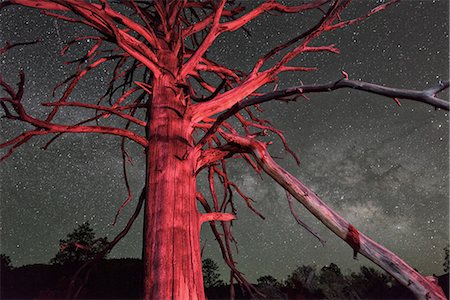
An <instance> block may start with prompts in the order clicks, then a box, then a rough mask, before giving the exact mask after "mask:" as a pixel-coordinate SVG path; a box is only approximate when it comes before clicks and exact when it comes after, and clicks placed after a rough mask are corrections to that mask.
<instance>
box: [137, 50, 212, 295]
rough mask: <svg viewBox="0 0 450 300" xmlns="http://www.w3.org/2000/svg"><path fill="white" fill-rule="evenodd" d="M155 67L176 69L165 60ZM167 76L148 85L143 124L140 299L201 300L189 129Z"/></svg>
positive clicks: (177, 93) (197, 217) (179, 97)
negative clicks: (150, 88)
mask: <svg viewBox="0 0 450 300" xmlns="http://www.w3.org/2000/svg"><path fill="white" fill-rule="evenodd" d="M164 60H166V61H165V62H164ZM161 62H164V65H165V66H166V67H167V69H168V70H169V71H170V70H171V69H172V70H173V69H174V68H173V66H176V58H173V57H171V56H170V55H167V56H163V58H162V59H161ZM171 67H172V68H171ZM173 71H175V70H173ZM170 73H171V72H167V73H164V74H163V75H162V76H160V77H158V78H155V79H154V81H153V95H152V101H151V102H152V103H151V109H150V111H149V119H148V125H147V138H148V139H149V148H148V152H147V170H146V171H147V173H146V174H147V179H146V186H147V190H146V193H147V197H146V204H145V223H144V250H143V256H144V257H143V260H144V299H205V296H204V289H203V276H202V264H201V255H200V225H199V223H200V222H199V220H200V215H199V213H198V211H197V206H196V202H195V201H196V198H195V192H196V181H195V162H196V158H195V157H193V156H192V155H188V154H189V153H190V152H188V150H190V149H191V148H192V146H193V140H192V136H191V134H192V128H191V126H190V121H189V120H188V119H186V118H184V117H182V113H183V111H184V105H183V101H182V100H183V99H182V96H183V93H182V91H181V90H180V89H179V88H178V87H176V85H175V79H174V78H173V76H172V75H171V74H170ZM172 74H173V73H172Z"/></svg>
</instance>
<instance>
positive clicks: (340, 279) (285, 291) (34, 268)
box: [1, 256, 448, 299]
mask: <svg viewBox="0 0 450 300" xmlns="http://www.w3.org/2000/svg"><path fill="white" fill-rule="evenodd" d="M4 257H6V256H4ZM2 259H3V256H2ZM206 260H207V259H205V260H204V261H206ZM79 265H80V264H76V263H74V264H66V265H55V264H54V265H43V264H35V265H28V266H23V267H18V268H11V267H9V268H5V269H2V275H3V276H2V280H1V295H2V299H61V298H64V297H65V294H66V292H67V287H68V284H69V282H70V280H71V277H72V275H73V274H74V273H75V271H76V270H77V268H78V267H79ZM9 266H10V264H9ZM215 266H217V265H216V264H215V262H214V261H213V260H210V259H208V264H207V266H206V268H207V269H209V270H212V271H214V272H213V273H214V274H215V275H219V276H220V274H219V273H218V272H217V269H215ZM142 267H143V266H142V261H141V260H139V259H130V258H127V259H108V260H103V261H100V262H99V263H98V265H97V266H96V267H95V268H94V269H93V271H92V273H91V276H90V280H89V282H88V284H87V285H86V287H85V288H84V289H83V292H82V294H81V295H80V298H81V299H140V298H141V290H142V289H141V286H142V272H141V270H142ZM204 267H205V264H204ZM204 271H206V270H205V269H204ZM215 275H214V276H213V277H214V278H216V280H213V282H215V283H218V282H221V281H220V280H217V279H218V278H219V277H215ZM438 279H439V283H440V284H441V285H443V289H444V291H445V292H446V294H447V297H448V274H446V275H443V276H440V277H439V278H438ZM221 283H222V284H217V285H215V286H210V287H206V284H205V290H206V294H207V296H208V299H229V290H230V287H229V285H225V284H223V282H221ZM257 287H258V289H259V290H260V291H261V292H263V293H264V294H265V295H266V296H267V299H414V296H413V295H412V294H411V293H410V292H409V290H408V289H406V288H405V287H403V286H401V285H399V284H397V283H396V282H395V281H394V280H393V279H392V277H389V276H387V275H385V274H384V273H382V272H380V271H377V270H375V269H373V268H370V267H361V270H360V271H359V272H354V273H352V274H350V275H345V274H342V272H341V270H340V268H339V267H338V266H337V265H335V264H330V265H329V266H325V267H323V268H321V269H320V270H318V269H317V268H316V267H312V266H300V267H298V268H297V269H295V270H294V271H293V272H292V273H291V274H290V275H289V276H288V277H287V279H286V280H285V281H283V282H280V281H278V280H277V279H276V278H274V277H273V276H271V275H266V276H262V277H260V278H258V284H257ZM235 293H236V299H250V296H249V295H248V294H246V293H245V291H243V290H242V289H241V288H240V287H239V286H238V285H237V284H236V285H235Z"/></svg>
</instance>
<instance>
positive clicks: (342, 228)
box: [227, 134, 446, 300]
mask: <svg viewBox="0 0 450 300" xmlns="http://www.w3.org/2000/svg"><path fill="white" fill-rule="evenodd" d="M227 138H228V140H229V141H230V142H233V143H236V144H239V145H240V146H241V147H242V148H243V149H247V150H248V151H250V152H251V153H252V154H253V156H254V157H255V159H256V161H257V162H258V164H260V165H261V167H262V168H263V169H264V171H265V172H266V173H267V174H268V175H269V176H271V177H272V178H273V179H274V180H275V181H276V182H278V183H279V184H280V185H281V186H282V187H283V188H285V189H286V190H287V191H288V192H289V193H290V194H291V195H292V196H294V198H296V199H297V200H298V201H299V202H300V203H302V204H303V205H304V206H305V207H306V209H308V210H309V211H310V212H311V213H312V214H313V215H314V216H315V217H316V218H317V219H319V220H320V221H321V222H322V223H323V224H324V225H325V226H327V227H328V228H329V229H330V230H331V231H333V232H334V233H335V234H336V235H337V236H338V237H340V238H341V239H343V240H344V241H345V242H346V243H347V244H349V245H350V247H352V249H353V251H354V253H355V254H356V253H361V254H362V255H364V256H365V257H367V258H368V259H370V260H371V261H373V262H374V263H375V264H377V265H378V266H380V267H381V268H383V269H384V270H385V271H386V272H388V273H389V274H391V275H392V276H393V277H394V278H396V279H397V280H398V281H399V282H400V283H401V284H403V285H404V286H406V287H408V288H409V289H410V290H411V291H412V292H413V293H414V294H415V295H416V297H417V298H418V299H440V300H444V299H446V297H445V295H444V294H443V292H442V289H440V287H439V286H437V285H436V284H435V283H432V282H431V281H429V280H428V279H426V278H425V277H424V276H422V275H421V274H419V273H418V272H417V271H416V270H414V269H413V268H412V267H410V266H409V265H408V264H406V263H405V262H404V261H403V260H402V259H400V258H399V257H398V256H396V255H395V254H394V253H392V252H391V251H389V250H387V249H386V248H384V247H383V246H381V245H380V244H378V243H376V242H375V241H373V240H372V239H370V238H369V237H368V236H366V235H365V234H363V233H362V232H360V231H359V230H357V229H356V228H355V227H354V226H353V225H352V224H350V223H349V222H347V221H346V220H345V219H344V218H342V217H341V216H340V215H339V214H337V213H336V212H335V211H334V210H332V209H331V208H329V207H328V206H327V205H326V204H325V202H323V201H322V200H321V199H320V198H319V196H317V195H316V194H315V193H314V192H313V191H311V190H310V189H309V188H308V187H306V186H305V185H304V184H303V183H302V182H300V181H299V180H298V179H297V178H295V177H294V176H292V175H291V174H290V173H288V172H287V171H286V170H284V169H283V168H282V167H280V166H279V165H278V164H277V163H276V162H275V161H274V160H273V159H272V157H271V156H270V154H269V152H268V151H267V149H266V146H265V144H264V143H262V142H259V141H257V140H254V139H248V138H244V137H239V136H237V135H231V134H230V135H228V136H227Z"/></svg>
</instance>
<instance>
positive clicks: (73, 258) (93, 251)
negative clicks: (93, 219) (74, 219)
mask: <svg viewBox="0 0 450 300" xmlns="http://www.w3.org/2000/svg"><path fill="white" fill-rule="evenodd" d="M107 243H108V239H107V238H106V237H104V238H98V239H96V238H95V233H94V229H93V228H92V227H91V225H90V224H89V222H84V223H82V224H81V225H78V227H77V228H75V229H74V230H73V232H71V233H69V234H67V238H66V239H61V240H59V251H58V253H56V255H55V257H54V258H52V259H51V260H50V263H52V264H58V265H65V264H76V263H83V262H87V261H89V260H91V259H93V258H94V257H95V256H96V255H97V254H99V253H101V252H102V251H103V250H104V249H105V247H106V245H107Z"/></svg>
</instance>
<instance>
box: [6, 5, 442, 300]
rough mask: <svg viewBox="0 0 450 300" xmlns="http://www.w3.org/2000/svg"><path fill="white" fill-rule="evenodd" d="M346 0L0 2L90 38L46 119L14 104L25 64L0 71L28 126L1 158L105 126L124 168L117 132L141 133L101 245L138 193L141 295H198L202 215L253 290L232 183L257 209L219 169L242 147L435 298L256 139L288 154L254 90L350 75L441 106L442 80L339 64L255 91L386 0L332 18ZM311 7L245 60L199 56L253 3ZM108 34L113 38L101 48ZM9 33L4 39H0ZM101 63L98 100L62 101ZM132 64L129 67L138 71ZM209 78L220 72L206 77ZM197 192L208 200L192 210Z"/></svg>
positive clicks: (16, 114)
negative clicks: (298, 26) (309, 14)
mask: <svg viewBox="0 0 450 300" xmlns="http://www.w3.org/2000/svg"><path fill="white" fill-rule="evenodd" d="M350 2H351V1H350V0H314V1H309V2H307V3H304V4H298V5H292V6H288V5H283V4H281V3H278V2H277V1H275V0H267V1H266V2H264V3H263V4H261V5H259V6H256V7H254V8H252V9H249V10H246V9H245V7H243V6H242V5H241V4H238V3H236V2H235V1H233V0H228V1H227V0H205V1H194V0H155V1H139V0H121V1H107V0H98V1H84V0H10V1H3V2H2V3H1V4H0V9H4V8H6V7H8V6H10V5H22V6H27V7H31V8H36V9H39V10H41V12H42V13H43V14H46V15H48V16H50V17H53V18H56V19H59V20H63V21H65V22H72V23H80V24H84V25H86V26H89V27H91V28H94V29H95V30H96V31H97V32H98V35H97V36H89V37H86V36H81V37H79V38H77V39H76V40H74V41H72V42H70V43H68V45H67V46H66V47H65V48H64V49H63V51H62V53H63V54H64V53H65V52H66V51H67V50H68V49H69V48H71V47H72V46H73V45H74V44H76V42H77V41H81V40H84V39H88V38H89V39H91V40H94V41H95V44H94V45H93V46H92V48H91V49H90V50H89V51H88V52H87V53H85V55H84V56H83V57H80V58H79V59H77V60H75V61H73V62H71V63H72V64H73V65H75V66H76V67H75V72H74V74H73V75H72V76H70V77H69V78H67V79H66V80H65V81H64V82H62V83H61V84H60V85H59V86H57V87H56V88H62V87H64V88H63V92H62V96H61V97H60V98H59V99H58V100H57V101H55V102H46V103H41V105H44V106H48V107H51V108H52V109H51V111H50V112H49V113H48V115H47V117H45V118H42V119H38V118H36V117H33V116H32V115H31V114H29V113H28V112H27V111H26V110H25V108H24V106H23V105H22V101H21V100H22V95H23V93H24V88H25V87H24V86H25V75H24V74H23V73H21V74H20V81H19V83H18V88H17V89H15V88H14V87H12V86H11V85H10V84H9V83H7V82H5V81H4V80H1V81H0V84H1V85H2V87H3V89H4V91H5V95H6V96H4V97H2V98H1V99H0V100H1V102H0V103H1V105H2V108H3V111H4V114H5V117H6V118H9V119H12V120H20V121H23V122H26V123H28V124H30V125H32V127H33V129H30V130H27V131H26V132H24V133H22V134H20V135H19V136H16V137H14V138H11V139H9V140H7V141H4V142H2V144H1V145H0V147H1V148H5V149H7V151H6V154H5V155H4V156H3V157H2V160H3V159H5V158H7V157H8V156H10V155H11V154H12V153H13V152H14V150H16V149H17V148H18V147H19V146H21V145H23V144H24V143H26V142H28V141H29V140H30V139H31V138H33V137H34V136H40V135H49V136H51V139H50V140H49V142H48V144H47V145H46V146H45V147H47V146H48V145H49V144H50V143H52V142H53V141H54V140H55V139H57V138H58V137H59V136H61V135H62V134H65V133H101V134H108V135H115V136H120V137H122V138H123V139H122V144H121V149H122V153H123V160H124V174H125V180H126V164H125V163H126V160H127V158H128V154H127V152H126V148H125V140H131V141H133V142H136V143H138V144H139V145H141V146H142V147H143V148H144V149H145V155H146V166H145V168H146V179H145V183H144V189H143V192H142V194H141V197H140V202H139V203H140V204H139V205H138V209H137V211H136V212H135V214H134V215H133V217H132V219H131V220H130V221H129V223H128V224H127V227H126V228H125V229H124V231H123V232H122V233H121V234H120V235H119V236H118V237H117V238H116V239H114V240H113V242H112V243H110V245H109V247H108V248H107V249H106V250H105V251H106V252H107V251H109V250H110V249H111V248H112V247H113V246H114V245H115V244H116V243H117V242H118V241H119V240H120V238H121V237H122V236H123V235H125V234H126V232H127V231H128V230H129V228H130V227H131V225H132V223H133V221H134V219H135V218H136V216H137V214H138V212H139V208H140V207H141V206H143V207H144V214H145V215H144V251H143V260H144V268H145V280H144V281H145V283H144V298H145V299H152V298H153V299H169V298H176V299H204V298H205V295H204V291H203V279H202V271H201V268H202V264H201V257H200V253H201V251H200V241H199V239H200V236H199V234H200V226H201V225H202V223H204V222H208V223H209V226H210V227H211V229H212V231H213V233H214V235H215V237H216V239H217V241H218V243H219V246H220V249H221V251H222V255H223V258H224V260H225V262H226V263H227V265H228V266H229V267H230V269H231V277H232V282H233V280H235V281H237V282H239V283H240V284H241V285H243V286H244V287H245V288H246V289H247V290H248V291H249V292H250V293H258V292H257V291H256V290H255V289H254V288H253V287H252V286H251V285H250V284H249V283H248V282H247V281H246V280H245V278H244V277H243V275H242V274H241V273H240V272H239V271H238V270H237V269H236V267H235V261H234V259H233V254H232V251H231V246H232V243H233V242H234V238H233V235H232V231H231V225H232V220H234V219H235V207H234V202H233V201H234V198H233V194H236V193H237V194H239V195H240V196H241V197H242V198H243V199H244V200H245V201H246V202H247V205H248V207H249V208H250V209H251V210H253V211H254V212H255V213H257V214H259V212H258V211H257V210H256V209H255V208H254V207H253V206H252V203H251V199H250V198H249V197H247V196H246V195H245V194H244V193H242V191H241V190H240V189H239V187H238V186H237V185H236V184H235V183H234V182H232V181H230V180H229V177H228V173H227V168H226V161H227V159H228V158H231V157H233V158H242V159H243V160H244V161H245V162H247V163H248V164H250V165H251V166H252V167H253V169H254V170H255V171H256V172H258V173H259V172H265V173H267V174H268V175H270V176H271V177H272V178H273V179H274V180H275V181H276V182H278V183H279V184H280V185H281V186H282V187H283V188H284V189H285V190H286V191H287V192H288V194H289V195H290V196H293V197H294V198H295V199H296V200H298V201H299V202H300V203H301V204H303V205H304V206H305V207H306V208H307V209H308V210H309V211H310V212H311V213H312V214H313V215H314V216H316V217H317V218H318V219H319V220H320V221H321V222H322V223H324V224H325V225H326V226H327V227H328V228H329V229H330V230H331V231H333V232H334V233H335V234H336V235H337V236H339V237H340V238H341V239H343V240H344V241H345V242H346V243H347V244H349V246H350V247H351V248H352V249H353V251H354V254H355V255H356V254H357V253H360V254H362V255H364V256H366V257H367V258H369V259H370V260H372V261H373V262H374V263H376V264H377V265H379V266H380V267H382V268H383V269H384V270H386V271H387V272H388V273H390V274H391V275H392V276H394V277H395V278H396V279H397V280H398V281H399V282H401V283H402V284H403V285H405V286H407V287H408V288H409V289H410V290H411V291H412V292H413V293H414V294H415V295H416V296H417V298H419V299H445V296H444V295H443V293H442V291H441V290H440V289H439V288H438V287H437V286H436V285H435V284H434V283H432V282H431V281H429V280H428V279H427V278H425V277H424V276H422V275H421V274H419V273H418V272H417V271H415V270H414V269H413V268H411V267H410V266H408V265H407V264H406V263H405V262H404V261H403V260H401V259H400V258H399V257H397V256H396V255H395V254H393V253H392V252H390V251H389V250H387V249H385V248H384V247H382V246H381V245H379V244H377V243H376V242H374V241H373V240H371V239H370V238H369V237H367V236H366V235H364V234H363V233H361V232H360V231H359V230H358V229H356V228H355V227H354V226H353V225H351V224H350V223H349V222H347V221H346V220H344V219H343V218H342V217H341V216H339V215H338V214H337V213H336V212H334V211H333V210H332V209H330V208H329V207H328V206H327V205H326V204H325V202H324V201H322V200H321V199H320V198H319V196H317V195H316V194H315V193H314V192H313V191H311V190H310V189H309V188H308V187H306V186H305V185H304V184H303V183H302V182H300V181H299V180H298V179H296V178H295V177H293V176H292V175H291V174H289V173H288V172H287V171H286V170H284V169H283V168H281V167H280V166H279V165H278V164H277V163H276V162H275V161H274V160H273V159H272V158H271V156H270V155H269V153H268V151H267V146H268V143H265V142H262V141H259V140H258V138H259V137H261V136H265V135H267V134H268V133H270V132H271V133H274V134H276V135H278V136H279V137H280V138H281V141H282V143H283V144H284V146H285V149H286V150H287V151H288V152H289V153H291V154H292V156H293V157H295V158H296V156H295V153H294V152H292V151H291V150H290V149H289V147H288V145H287V143H286V141H285V139H284V137H283V135H282V133H281V131H279V130H278V129H276V128H274V127H273V126H272V125H271V124H270V122H268V121H266V120H263V119H261V118H258V116H257V111H258V110H259V109H260V108H259V104H261V103H263V102H267V101H276V100H281V101H294V100H296V99H297V98H298V97H306V94H310V93H318V92H331V91H333V90H336V89H342V88H351V89H358V90H362V91H366V92H370V93H375V94H378V95H383V96H386V97H390V98H392V99H393V100H395V101H396V102H397V103H398V104H400V100H399V99H407V100H415V101H420V102H424V103H427V104H429V105H432V106H434V107H436V108H440V109H445V110H448V108H449V103H448V102H447V101H444V100H442V99H440V98H439V97H438V96H437V94H438V93H439V92H441V91H442V90H444V89H446V88H448V86H449V83H448V82H441V83H439V84H438V85H437V86H436V87H432V88H430V89H428V90H424V91H413V90H404V89H396V88H388V87H384V86H379V85H375V84H371V83H366V82H362V81H354V80H351V79H349V78H348V75H347V74H346V73H345V72H342V74H343V78H339V79H336V81H334V82H329V83H324V84H317V85H300V86H296V87H292V88H289V89H285V90H274V91H273V92H269V93H265V94H261V92H260V90H261V88H262V87H267V86H269V85H270V84H275V83H276V82H277V76H278V75H279V74H281V73H283V72H298V73H301V72H314V71H315V70H316V68H314V67H307V66H302V65H292V61H293V59H294V58H296V57H298V56H301V55H303V54H305V53H309V52H332V53H339V48H338V46H336V45H334V44H329V45H317V43H316V42H314V43H313V41H315V40H317V38H318V37H319V36H321V35H322V34H324V33H326V32H330V31H335V30H339V29H342V28H344V27H346V26H350V25H352V24H354V23H357V22H361V21H363V20H364V19H366V18H368V17H370V16H371V15H373V14H375V13H378V12H379V11H382V10H384V9H386V8H387V7H388V6H390V5H392V4H394V3H395V2H397V1H396V0H394V1H389V2H386V3H384V4H381V5H378V6H375V7H374V8H373V9H372V10H370V11H368V12H367V13H366V14H364V15H362V16H357V17H355V18H350V19H343V18H342V17H341V16H342V14H341V13H342V12H343V11H344V10H345V9H346V8H347V7H348V6H349V5H350ZM310 10H316V11H318V12H320V14H321V17H320V18H318V20H317V22H316V23H315V25H313V26H312V27H311V28H309V29H308V30H306V31H305V32H303V33H300V34H299V35H297V36H294V37H292V39H290V40H288V41H286V42H285V43H283V44H280V45H279V46H277V47H276V48H274V49H272V50H271V51H269V52H267V53H266V54H265V55H264V56H262V57H260V58H259V59H258V61H257V62H256V63H255V65H254V66H253V68H252V69H251V71H250V72H244V71H242V70H237V69H231V68H228V67H227V66H224V65H221V64H220V63H218V62H215V61H213V60H212V59H210V58H209V57H208V56H207V55H206V52H207V50H208V49H209V48H210V47H211V45H212V44H213V42H214V41H215V40H216V39H217V38H218V37H219V36H220V35H222V34H224V33H227V32H235V31H237V30H245V28H244V26H245V25H246V24H247V23H249V22H250V21H252V20H254V19H255V18H258V17H259V16H261V15H262V14H264V13H277V14H296V13H301V12H306V11H310ZM126 12H127V13H128V14H127V13H126ZM108 45H109V46H111V45H113V47H114V48H113V49H112V50H108V51H106V50H105V47H106V46H108ZM14 46H15V45H14V44H7V45H6V46H5V47H4V48H2V49H1V52H4V51H6V50H7V49H9V48H11V47H14ZM106 62H115V68H114V72H113V74H114V75H113V78H112V79H111V82H110V85H109V89H108V90H107V91H106V93H105V95H104V97H102V98H101V99H98V102H97V103H86V102H85V101H81V100H80V101H69V100H68V98H69V96H70V95H71V93H72V91H73V90H74V89H75V87H76V86H77V84H78V82H79V81H80V80H81V79H83V78H84V77H85V76H86V75H87V74H89V72H90V71H91V70H92V69H95V68H97V67H98V66H100V65H101V64H103V63H106ZM138 75H139V78H140V79H137V78H136V77H137V76H138ZM212 77H215V78H216V80H215V82H216V83H217V82H221V84H219V85H217V84H213V83H212V82H211V78H212ZM68 106H71V107H77V108H79V109H86V110H91V111H92V112H93V116H92V117H91V118H89V119H86V120H85V121H83V122H80V123H77V124H60V123H56V122H55V121H54V120H55V116H56V115H57V114H58V113H60V109H61V108H62V107H68ZM231 117H233V118H235V119H236V120H237V122H238V123H237V124H240V126H241V127H242V128H243V132H245V134H241V133H239V132H238V130H237V128H236V127H233V126H232V123H230V122H229V118H231ZM106 118H119V119H123V120H126V122H127V125H126V126H125V127H123V128H116V127H111V126H106V125H102V123H103V122H105V121H106V120H105V119H106ZM235 126H236V125H235ZM142 132H145V133H144V134H142ZM194 133H195V135H194ZM197 136H200V138H196V137H197ZM202 170H205V171H207V172H208V178H209V187H210V191H211V197H210V198H211V199H207V198H206V196H205V195H202V194H201V193H200V192H198V191H197V188H196V176H197V174H198V173H199V172H200V171H202ZM214 178H219V179H220V181H221V183H222V188H223V195H222V194H218V192H217V188H218V187H217V186H216V182H215V180H214ZM126 182H127V181H126ZM127 188H128V198H127V199H126V201H125V203H124V204H123V205H122V207H123V206H124V205H126V204H127V203H128V202H129V201H131V199H132V197H131V191H130V188H129V186H128V184H127ZM219 195H220V199H219ZM144 200H145V201H144ZM197 202H198V203H200V205H201V206H203V208H204V210H205V212H206V213H200V212H199V210H198V209H197ZM259 215H260V214H259ZM72 292H73V293H72V296H73V295H76V294H77V293H78V292H79V289H78V290H77V289H75V290H73V291H72Z"/></svg>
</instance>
